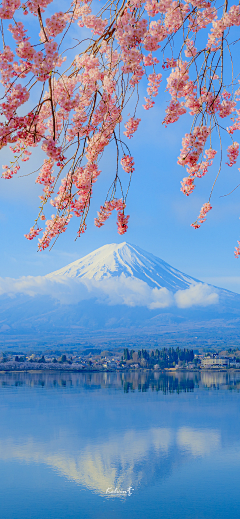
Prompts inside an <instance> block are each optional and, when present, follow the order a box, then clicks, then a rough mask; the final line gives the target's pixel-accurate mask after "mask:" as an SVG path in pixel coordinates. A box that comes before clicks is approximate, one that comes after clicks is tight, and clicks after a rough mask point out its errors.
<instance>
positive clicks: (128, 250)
mask: <svg viewBox="0 0 240 519" xmlns="http://www.w3.org/2000/svg"><path fill="white" fill-rule="evenodd" d="M65 276H67V277H68V278H82V279H89V280H95V281H104V280H108V279H110V278H114V277H120V276H121V277H122V278H123V277H124V278H129V277H134V278H137V279H139V280H141V281H144V282H145V283H147V285H148V286H150V287H151V288H154V287H156V288H167V289H168V290H171V291H173V292H176V291H177V290H186V289H188V288H189V287H190V286H192V285H193V284H194V285H195V284H196V283H199V280H197V279H194V278H192V277H190V276H188V275H186V274H183V273H182V272H180V271H179V270H177V269H175V268H173V267H171V266H170V265H169V264H168V263H166V262H165V261H163V260H161V259H160V258H157V257H156V256H154V255H153V254H150V253H149V252H146V251H144V250H143V249H140V247H137V246H136V245H131V244H129V243H126V242H123V243H120V244H116V243H112V244H109V245H104V246H103V247H100V248H99V249H96V250H95V251H93V252H91V253H90V254H88V255H87V256H84V257H83V258H81V259H79V260H77V261H74V262H73V263H70V264H69V265H67V266H66V267H63V268H62V269H59V270H56V271H55V272H52V273H51V274H48V275H47V276H45V277H46V278H48V279H50V280H56V279H57V278H60V277H65Z"/></svg>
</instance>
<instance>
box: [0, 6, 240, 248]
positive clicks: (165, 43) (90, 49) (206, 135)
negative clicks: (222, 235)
mask: <svg viewBox="0 0 240 519" xmlns="http://www.w3.org/2000/svg"><path fill="white" fill-rule="evenodd" d="M51 2H52V0H26V1H25V2H24V3H22V2H21V0H2V4H1V7H0V19H1V22H2V36H3V49H2V51H1V52H0V81H1V83H2V87H3V90H4V95H3V98H2V99H1V101H0V115H1V121H0V148H1V149H2V148H4V147H6V146H9V148H10V150H11V151H12V153H13V154H14V160H13V161H11V162H10V164H11V165H10V166H3V173H2V177H3V178H5V179H10V178H12V177H13V175H14V174H16V173H17V172H18V171H19V169H20V166H19V161H20V160H21V161H23V162H25V161H26V160H28V159H29V157H30V156H31V153H32V149H33V148H35V147H37V146H40V147H41V150H42V152H43V153H44V161H43V164H42V167H41V166H40V168H39V169H40V173H39V174H38V176H37V178H36V183H37V184H39V185H41V186H42V189H43V192H42V194H41V195H40V200H41V207H40V212H39V218H40V220H45V215H44V213H45V211H44V213H43V207H44V205H45V204H46V202H47V201H49V202H50V204H51V206H52V207H54V208H55V210H56V213H55V214H54V215H52V217H51V218H50V219H48V220H46V228H45V231H44V232H43V236H42V238H41V239H40V240H39V248H40V249H41V250H42V249H45V248H46V247H48V246H49V244H50V243H51V241H52V240H54V239H55V238H56V237H57V236H58V235H59V234H61V233H62V232H65V230H66V228H67V225H68V223H69V222H70V220H71V218H72V216H73V215H74V216H76V217H78V218H79V219H80V225H79V231H78V235H80V234H81V233H82V232H85V230H86V217H87V214H88V212H89V207H90V201H91V198H92V195H93V189H94V184H95V183H96V182H97V180H98V179H99V177H100V174H101V171H100V169H99V161H100V159H101V157H102V155H103V154H104V152H105V150H106V148H107V147H108V146H109V144H110V143H111V142H115V144H116V147H117V161H118V162H119V163H120V164H121V166H122V169H123V171H124V172H126V173H128V174H130V177H131V174H132V173H133V172H134V170H135V167H134V166H135V163H134V158H133V156H132V155H131V152H130V150H129V148H128V146H127V144H126V143H125V142H124V138H125V137H127V138H128V139H131V138H132V137H133V135H134V134H135V133H136V131H137V130H138V128H139V123H140V120H141V119H140V118H138V117H137V116H136V110H137V104H138V99H139V98H140V95H141V89H139V83H140V81H141V80H142V79H143V78H144V77H146V80H147V87H146V95H144V96H143V97H144V100H145V102H144V101H143V104H142V106H143V107H144V109H145V110H147V111H148V110H149V109H150V108H152V107H153V106H154V104H155V98H156V96H157V95H158V92H159V89H160V86H161V82H162V73H160V72H159V71H158V69H157V67H158V65H159V63H160V59H159V58H160V51H161V50H162V51H163V62H162V70H163V71H165V73H166V74H167V85H166V91H167V93H168V95H169V101H168V104H167V106H166V110H165V117H164V119H163V124H164V125H165V127H168V125H169V124H173V123H176V122H177V121H178V120H179V118H180V117H182V116H183V115H184V114H186V113H188V114H189V115H190V116H191V117H193V126H192V128H191V130H190V131H189V133H186V135H185V136H184V137H183V139H182V149H181V151H180V156H179V158H178V164H179V165H180V166H182V167H184V168H185V169H186V173H187V176H185V177H184V178H183V180H182V182H181V191H182V192H183V193H184V194H185V195H187V196H189V195H190V194H191V193H192V192H193V190H194V188H195V180H196V179H197V178H201V177H203V176H204V175H206V173H207V172H208V170H209V167H210V166H211V165H212V163H213V159H214V157H215V155H216V150H214V149H213V148H212V144H211V140H210V139H211V138H212V133H213V129H214V128H215V127H216V126H218V129H220V128H224V129H225V126H224V125H225V120H227V121H228V122H227V123H226V124H228V126H227V128H226V129H227V132H228V134H229V135H230V136H231V135H232V134H233V133H234V132H235V131H237V130H239V129H240V109H239V108H238V102H239V100H240V88H239V85H237V86H236V85H235V83H234V84H233V85H232V86H231V88H229V86H227V87H224V83H223V78H224V75H223V71H222V68H221V67H223V63H225V57H224V59H223V54H224V52H225V48H227V45H225V46H224V44H223V42H224V41H225V38H227V37H228V34H229V32H230V30H231V29H232V28H233V29H236V28H238V27H239V25H240V7H239V5H231V6H229V7H228V5H225V6H224V8H223V10H221V6H220V4H219V3H218V0H214V1H213V2H210V1H208V0H191V1H190V0H181V1H179V2H177V1H176V0H125V1H124V2H123V4H121V6H120V5H118V4H116V5H114V9H113V11H111V8H110V10H109V11H108V8H106V6H105V7H104V6H103V7H102V9H101V10H100V12H99V13H98V14H96V12H95V8H96V6H95V4H93V3H92V0H72V2H71V4H70V5H69V6H68V8H67V10H66V11H65V12H63V11H58V12H54V13H52V11H51V13H50V14H49V13H48V12H46V14H44V13H45V11H46V10H48V7H49V5H50V4H51ZM20 9H21V11H20ZM50 9H51V8H50ZM50 9H49V12H50ZM93 11H94V12H93ZM21 12H23V14H24V22H23V18H22V15H21V14H20V13H21ZM108 12H109V13H111V14H109V16H108V15H107V14H106V13H108ZM105 16H107V17H106V18H105ZM33 19H34V24H35V26H36V24H37V26H38V31H37V33H38V36H39V37H38V38H37V40H36V39H34V36H33V31H32V30H31V31H30V27H31V24H32V21H33ZM28 20H29V22H28ZM72 27H74V29H72ZM206 28H207V30H205V29H206ZM6 29H7V30H8V31H9V32H8V33H7V34H8V37H7V38H6V37H5V34H4V32H6ZM82 29H83V30H84V32H83V34H84V35H87V34H89V38H88V43H87V45H85V50H77V51H74V52H77V53H76V55H75V57H74V59H73V61H72V63H69V62H68V63H67V67H66V70H65V71H63V64H64V62H65V60H66V59H67V56H64V55H63V54H64V53H63V54H61V46H62V43H63V41H64V39H65V37H66V35H68V37H69V35H70V34H71V31H72V37H73V38H74V40H73V41H74V45H73V46H72V47H71V46H69V45H67V47H69V50H70V51H71V53H72V51H73V48H77V47H78V44H79V42H80V41H81V39H82V35H81V34H82ZM74 31H77V33H78V35H79V38H78V36H77V38H78V40H77V41H78V43H77V44H76V32H74ZM179 31H181V34H183V40H182V46H181V49H179V52H178V51H177V49H176V48H175V46H174V45H172V41H174V37H175V34H177V33H178V32H179ZM200 31H202V32H201V37H200V38H199V37H198V34H199V33H200ZM10 38H11V44H6V43H5V41H6V42H7V43H9V39H10ZM39 38H40V43H39ZM84 38H85V36H84ZM199 42H200V43H199ZM175 49H176V50H175ZM66 52H67V51H66ZM226 52H228V51H226ZM154 53H155V54H154ZM156 53H157V54H156ZM201 57H203V58H202V59H203V61H202V62H201V63H202V64H200V66H199V61H198V60H201ZM220 63H222V64H221V65H220ZM198 66H199V69H198ZM228 83H230V82H228ZM235 87H236V88H235ZM34 88H35V91H34ZM32 92H35V93H36V95H35V94H32ZM39 92H40V95H39V97H38V99H37V98H36V96H37V95H38V94H39ZM134 95H136V97H135V99H137V101H136V107H135V109H134V110H133V112H131V114H129V115H128V118H127V120H126V119H125V107H126V105H127V103H128V102H129V101H130V100H132V99H134ZM36 99H37V101H36ZM131 102H132V101H131ZM128 106H129V105H128ZM130 106H132V105H131V104H130ZM218 120H220V123H218ZM229 120H231V125H230V124H229ZM123 126H124V131H123ZM230 138H231V137H230ZM207 141H210V147H209V144H208V143H207ZM206 148H207V149H206ZM238 154H239V144H238V142H237V141H232V143H231V144H230V145H229V146H228V148H227V157H228V162H227V164H228V166H230V167H232V166H234V165H235V164H236V162H237V158H238ZM118 165H119V164H117V174H116V178H115V180H114V194H113V192H112V194H111V195H109V197H108V198H110V201H107V202H105V204H104V205H103V206H101V209H100V212H99V213H98V217H97V218H96V219H95V224H96V225H97V226H98V227H101V226H102V225H103V224H104V222H105V221H106V220H107V219H108V217H109V216H110V214H111V213H112V211H113V210H116V211H117V214H118V216H117V226H118V232H119V234H123V233H124V232H126V230H127V227H128V219H129V216H126V215H125V214H124V210H125V202H124V196H123V195H122V198H117V197H116V198H115V194H116V188H117V186H118V183H119V184H120V188H122V185H121V183H120V180H119V177H118ZM122 174H123V173H122ZM116 196H117V195H116ZM210 209H211V206H210V203H209V204H208V203H207V204H204V206H203V208H202V209H201V211H200V215H199V217H198V219H197V221H196V222H195V224H194V227H195V228H197V227H199V225H200V224H201V223H202V222H203V221H205V219H206V218H205V217H206V214H207V212H208V211H209V210H210ZM37 225H38V224H37V223H36V226H35V227H33V228H31V229H30V232H29V233H28V234H27V235H26V236H27V238H28V239H32V238H33V237H35V236H37V235H39V233H40V232H41V229H40V228H39V227H38V226H37Z"/></svg>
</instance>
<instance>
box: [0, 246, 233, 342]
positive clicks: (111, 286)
mask: <svg viewBox="0 0 240 519" xmlns="http://www.w3.org/2000/svg"><path fill="white" fill-rule="evenodd" d="M239 324H240V295H238V294H235V293H233V292H229V291H227V290H223V289H220V288H217V287H214V286H212V285H208V284H206V283H202V282H201V281H199V280H197V279H195V278H192V277H190V276H188V275H187V274H184V273H182V272H180V271H179V270H177V269H176V268H173V267H172V266H170V265H169V264H168V263H166V262H165V261H163V260H162V259H160V258H157V257H156V256H154V255H152V254H150V253H148V252H146V251H144V250H142V249H141V248H139V247H137V246H135V245H131V244H128V243H126V242H123V243H120V244H109V245H105V246H103V247H101V248H99V249H97V250H95V251H93V252H91V253H90V254H88V255H87V256H85V257H83V258H81V259H79V260H77V261H75V262H73V263H71V264H69V265H67V266H66V267H63V268H61V269H59V270H57V271H55V272H52V273H50V274H47V275H46V276H37V277H31V276H26V277H23V278H20V279H18V280H16V279H1V280H0V345H1V346H3V345H4V346H6V345H8V346H9V347H10V346H11V347H12V346H14V347H15V348H16V346H19V347H20V346H21V347H22V346H23V345H25V346H28V347H29V345H31V348H32V347H33V346H36V347H38V346H41V347H43V346H46V347H49V346H53V345H54V346H56V345H64V346H65V347H66V346H68V345H69V346H71V347H72V346H73V345H77V346H83V345H84V346H89V345H96V346H99V345H101V347H109V346H111V347H113V346H114V345H115V346H119V345H121V346H122V345H123V344H128V345H129V344H142V345H145V346H146V345H152V344H154V345H159V346H161V345H165V344H168V345H169V344H171V345H175V344H176V343H177V344H179V343H184V345H186V344H187V345H190V344H191V345H193V343H194V341H195V342H196V340H197V341H199V340H200V341H201V345H205V344H208V346H209V345H213V346H216V345H219V344H221V345H223V343H227V344H233V343H234V344H236V342H239V340H240V332H239ZM196 336H197V337H196Z"/></svg>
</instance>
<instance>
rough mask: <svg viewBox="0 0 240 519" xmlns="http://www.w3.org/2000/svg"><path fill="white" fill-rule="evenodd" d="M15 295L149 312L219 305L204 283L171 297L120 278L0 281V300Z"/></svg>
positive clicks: (134, 280)
mask: <svg viewBox="0 0 240 519" xmlns="http://www.w3.org/2000/svg"><path fill="white" fill-rule="evenodd" d="M18 294H25V295H28V296H30V297H35V296H39V295H45V296H50V297H51V298H52V299H55V300H57V301H59V302H60V303H61V304H76V303H78V302H79V301H83V300H86V299H91V298H96V299H97V300H98V302H100V303H101V302H104V303H106V304H108V305H119V304H120V305H127V306H130V307H135V306H144V307H147V308H150V309H152V310H154V309H157V308H159V309H161V308H168V307H171V306H177V307H178V308H191V307H194V306H201V307H205V306H209V305H215V304H218V302H219V294H218V291H217V289H216V288H214V287H211V286H209V285H207V284H205V283H196V284H192V285H190V286H189V288H187V289H186V290H178V291H176V292H175V293H174V292H172V291H170V290H168V289H167V288H165V287H163V288H157V287H156V288H152V287H150V286H149V285H148V284H147V283H145V282H144V281H142V280H140V279H138V278H135V277H133V276H131V277H130V276H129V277H127V276H125V275H123V274H121V276H119V277H117V276H116V277H114V276H113V277H111V278H106V279H104V280H100V281H98V280H95V279H87V278H81V279H79V278H75V279H73V278H69V277H67V276H62V277H60V276H59V277H58V278H56V277H55V278H54V279H51V278H49V277H45V276H36V277H33V276H24V277H21V278H19V279H13V278H0V296H9V297H16V296H17V295H18Z"/></svg>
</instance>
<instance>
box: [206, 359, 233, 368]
mask: <svg viewBox="0 0 240 519" xmlns="http://www.w3.org/2000/svg"><path fill="white" fill-rule="evenodd" d="M201 367H202V368H228V367H229V359H228V358H220V357H216V356H214V357H205V358H204V359H202V361H201Z"/></svg>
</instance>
